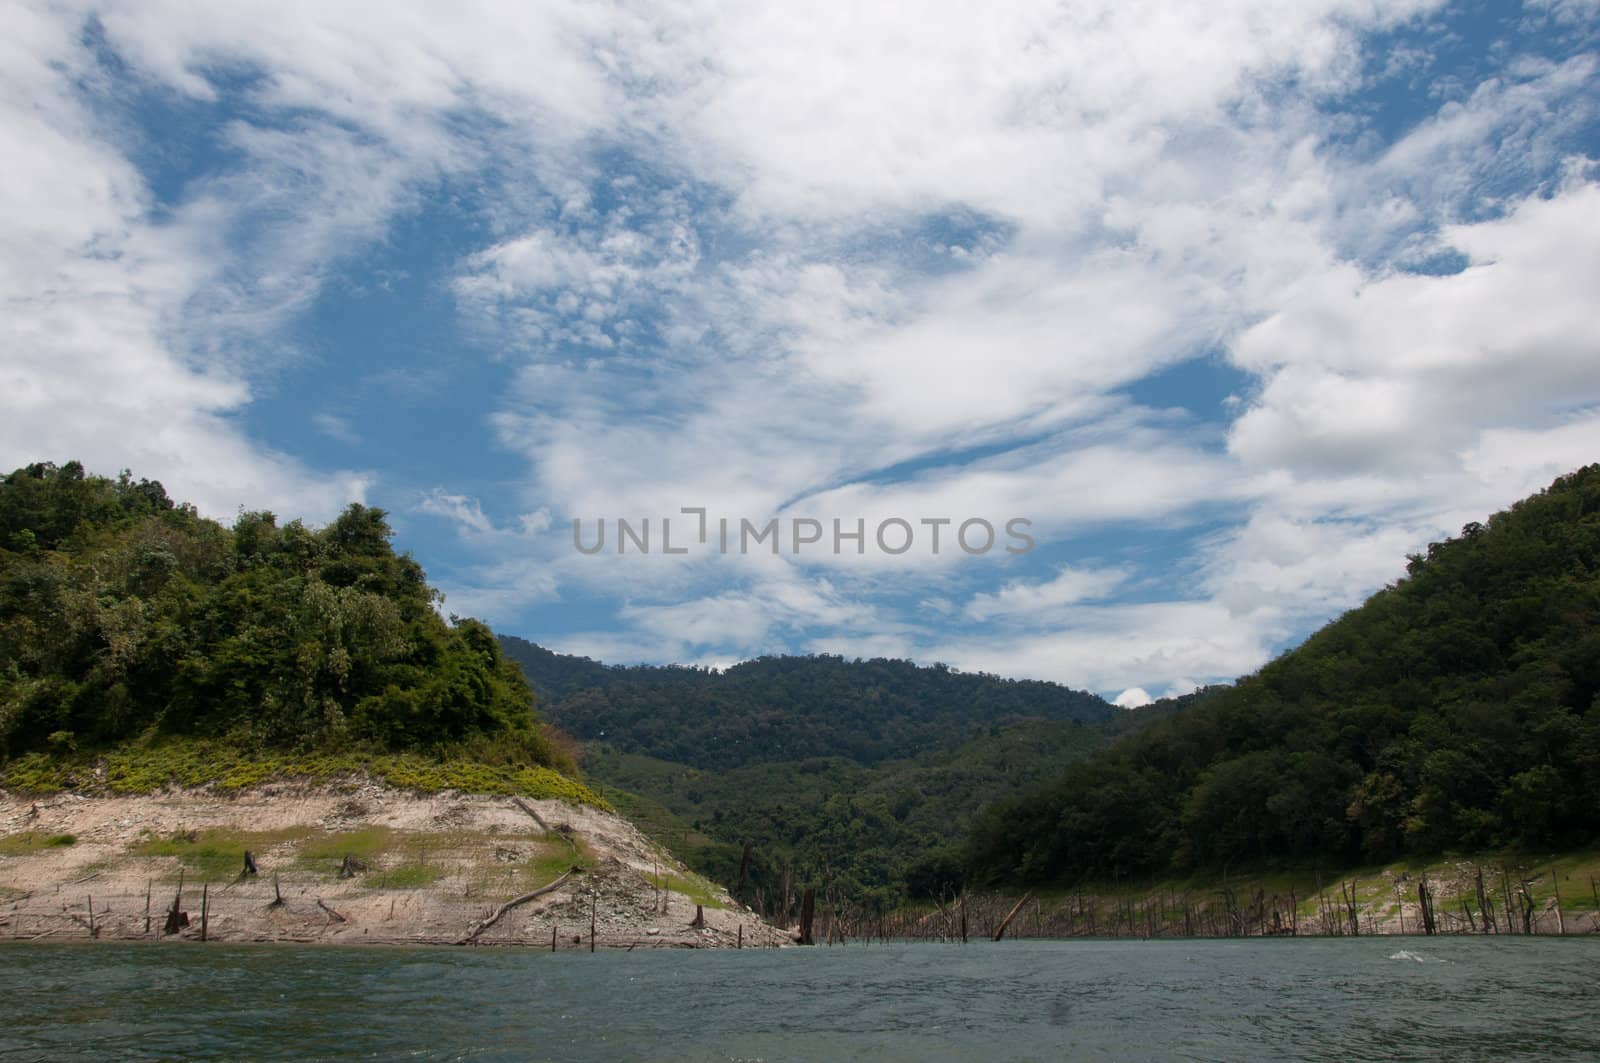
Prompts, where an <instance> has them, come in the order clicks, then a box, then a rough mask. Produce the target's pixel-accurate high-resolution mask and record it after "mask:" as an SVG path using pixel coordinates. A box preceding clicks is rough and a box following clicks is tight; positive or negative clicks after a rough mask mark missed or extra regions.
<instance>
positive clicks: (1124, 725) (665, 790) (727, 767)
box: [501, 636, 1210, 915]
mask: <svg viewBox="0 0 1600 1063" xmlns="http://www.w3.org/2000/svg"><path fill="white" fill-rule="evenodd" d="M501 641H502V644H503V645H504V646H505V652H506V656H507V657H509V658H511V659H513V660H516V661H517V662H519V663H520V664H522V666H523V668H524V670H525V671H526V672H527V674H528V678H529V681H530V682H531V683H533V685H534V687H535V689H536V690H539V691H540V692H541V694H542V695H543V696H544V698H545V702H544V704H545V711H546V713H547V714H548V715H549V716H550V718H551V719H552V721H554V722H556V723H558V724H559V725H560V726H562V727H563V728H565V729H567V730H568V731H570V732H572V733H573V734H575V735H576V736H577V737H579V738H582V739H585V762H584V763H585V770H586V772H587V773H588V775H589V777H590V778H591V779H592V780H594V781H596V782H597V783H599V784H600V785H602V786H603V787H605V788H606V789H605V792H606V794H607V796H608V797H609V798H610V799H611V800H612V801H613V802H614V803H615V804H616V805H617V806H618V807H619V808H622V809H623V810H624V811H625V812H627V814H628V815H629V817H630V818H632V819H634V820H635V821H637V822H639V823H641V824H643V825H645V826H646V827H648V828H650V829H652V830H653V831H654V832H655V833H656V834H657V836H659V837H661V838H663V839H664V840H666V841H668V842H669V843H670V844H671V845H672V847H673V848H674V849H675V850H676V851H677V852H678V854H679V856H681V857H683V858H684V859H685V860H687V861H688V862H689V863H690V864H691V865H692V866H694V867H695V868H696V869H697V870H699V871H701V872H703V873H705V874H707V875H709V876H711V877H713V878H715V879H717V880H719V881H721V882H722V883H723V884H725V885H727V886H728V887H729V888H735V889H736V888H739V887H740V883H741V874H740V872H741V868H742V869H743V877H742V881H743V886H744V888H743V891H742V892H743V895H744V898H745V899H746V900H747V901H750V902H751V903H759V904H762V905H763V906H765V908H766V910H767V911H769V912H772V913H773V914H775V915H778V914H788V913H783V912H781V910H780V908H781V902H780V900H779V898H780V897H782V896H784V895H785V894H786V893H791V895H792V891H786V890H785V889H784V883H785V882H788V883H789V884H790V885H793V884H794V883H800V882H813V883H822V882H826V883H827V884H828V885H829V887H830V889H832V890H833V891H834V893H835V895H837V896H842V897H848V898H851V899H852V900H854V901H856V902H858V903H867V904H874V905H885V904H892V903H894V902H895V901H897V900H898V899H899V898H901V897H904V896H906V895H908V894H909V895H912V896H922V895H926V894H928V893H934V892H937V891H938V890H940V889H941V888H944V887H948V886H949V885H950V884H951V883H952V882H953V881H955V879H957V878H959V873H960V864H959V860H958V856H959V852H958V847H959V844H960V842H961V841H962V839H963V838H964V837H965V836H966V831H967V828H968V827H969V825H970V824H971V822H972V820H973V817H974V816H975V815H976V814H977V813H978V811H979V810H980V809H981V808H983V807H984V806H985V805H986V804H988V803H989V802H991V801H994V800H997V799H1000V798H1004V797H1010V796H1015V795H1016V794H1018V793H1021V792H1023V791H1025V790H1027V789H1029V788H1030V787H1033V786H1037V785H1039V784H1041V783H1043V782H1045V781H1047V780H1049V779H1051V778H1053V777H1055V776H1056V775H1058V774H1059V773H1060V772H1061V770H1062V769H1063V768H1064V767H1066V766H1067V765H1070V764H1072V763H1075V762H1077V761H1079V760H1082V759H1083V758H1084V757H1086V756H1088V755H1089V754H1090V753H1091V752H1093V751H1095V750H1097V749H1100V748H1102V747H1104V746H1106V745H1108V744H1110V743H1112V742H1114V741H1116V740H1117V739H1118V738H1120V737H1121V736H1122V735H1123V734H1126V733H1130V732H1132V731H1134V730H1137V729H1138V728H1140V727H1142V726H1145V725H1146V724H1148V723H1149V722H1152V721H1155V720H1159V719H1164V718H1166V717H1167V716H1169V715H1171V714H1172V713H1174V712H1178V711H1182V710H1183V709H1184V708H1186V707H1187V706H1188V705H1189V704H1192V703H1194V702H1196V701H1198V700H1201V699H1203V698H1204V697H1206V696H1209V694H1210V692H1204V693H1197V694H1194V695H1190V696H1188V697H1186V698H1182V699H1177V700H1174V701H1163V702H1159V703H1157V704H1155V705H1152V706H1148V707H1147V708H1145V709H1142V710H1139V711H1136V712H1125V711H1122V710H1118V709H1115V708H1113V707H1112V706H1110V705H1108V704H1107V703H1106V702H1105V701H1104V700H1102V699H1101V698H1098V697H1096V696H1094V695H1092V694H1086V693H1082V692H1079V691H1073V690H1070V689H1068V688H1066V687H1062V686H1059V685H1057V684H1054V683H1041V682H1023V681H1016V680H1005V679H999V678H996V677H994V676H990V675H983V674H966V673H960V672H955V671H952V670H951V669H948V668H945V667H942V666H934V667H926V668H925V667H919V666H917V665H915V664H913V663H911V662H909V661H898V660H871V661H848V660H844V659H842V658H839V657H766V658H760V659H757V660H753V661H748V662H746V663H744V664H740V665H736V666H734V667H732V668H729V669H727V670H726V671H725V672H711V671H707V670H705V669H695V668H685V667H666V668H657V667H616V666H607V665H604V664H601V663H599V662H596V661H593V660H590V659H589V658H586V657H572V656H567V655H564V654H558V653H553V652H551V651H550V650H547V649H545V648H543V647H540V646H536V645H534V644H532V643H529V642H525V641H524V640H522V639H518V638H514V637H510V636H503V637H502V640H501ZM746 843H749V845H750V858H749V860H748V862H746V860H745V854H744V846H745V844H746Z"/></svg>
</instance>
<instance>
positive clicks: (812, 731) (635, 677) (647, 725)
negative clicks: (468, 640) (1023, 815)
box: [501, 637, 1117, 770]
mask: <svg viewBox="0 0 1600 1063" xmlns="http://www.w3.org/2000/svg"><path fill="white" fill-rule="evenodd" d="M501 643H502V646H503V647H504V649H505V654H506V656H507V657H509V658H510V659H511V660H513V661H516V662H517V663H518V664H520V665H521V666H522V668H523V671H524V673H525V674H526V675H527V677H528V680H529V682H530V683H531V684H532V685H533V687H534V689H536V690H539V691H541V692H545V693H547V695H548V697H547V701H546V703H545V707H544V711H545V713H546V715H547V716H548V717H549V718H550V720H551V722H553V723H555V724H557V725H558V726H560V727H562V728H563V729H565V730H567V731H569V732H570V733H572V734H573V735H575V736H576V737H578V738H580V739H582V740H585V741H602V740H603V741H605V742H606V743H608V744H609V745H611V746H614V747H615V748H616V749H618V750H619V751H621V752H625V753H640V754H643V755H646V756H651V757H657V758H659V759H662V760H671V761H675V762H677V763H680V764H688V765H692V766H695V767H699V768H706V769H714V770H726V769H729V768H735V767H742V766H745V765H750V764H765V763H776V762H780V761H794V760H804V759H808V758H812V757H844V758H847V759H850V760H853V761H856V762H857V763H861V764H875V763H877V762H879V761H883V760H889V759H895V758H905V757H909V756H914V755H916V754H918V753H922V752H927V751H931V750H935V749H943V748H948V747H950V746H952V745H956V744H959V743H960V742H962V741H964V740H965V739H967V738H968V737H971V736H973V735H975V734H977V733H978V732H979V731H980V730H982V729H984V728H987V727H989V726H992V725H994V724H997V723H1002V724H1003V723H1007V722H1015V721H1020V720H1030V719H1048V720H1075V721H1078V722H1080V723H1103V722H1105V721H1107V720H1110V719H1112V718H1113V716H1115V715H1116V712H1117V710H1116V709H1114V708H1112V707H1111V706H1110V705H1109V704H1107V703H1106V702H1105V701H1104V700H1103V699H1101V698H1099V697H1097V696H1096V695H1094V694H1089V693H1086V692H1083V691H1076V690H1069V689H1068V688H1066V687H1063V686H1060V685H1058V684H1055V683H1042V682H1036V681H1031V680H1015V679H1001V678H999V677H997V676H991V675H984V674H981V673H964V672H957V671H953V670H951V669H949V668H946V667H945V666H943V665H934V666H932V667H920V666H918V665H916V664H913V663H912V662H910V661H901V660H883V659H875V660H870V661H862V660H855V661H847V660H845V659H844V658H842V657H831V656H814V657H761V658H758V659H756V660H752V661H745V662H744V663H742V664H737V665H734V666H733V667H731V668H728V669H726V670H725V671H722V672H713V671H708V670H705V669H698V668H685V667H677V666H673V667H664V668H662V667H631V668H625V667H607V666H605V665H601V664H598V663H596V662H594V661H590V660H589V659H588V658H575V657H568V656H565V655H563V654H556V653H551V652H550V651H549V650H546V649H544V648H543V647H539V646H536V645H534V644H532V643H529V642H526V641H524V640H522V639H518V638H515V637H504V638H502V640H501Z"/></svg>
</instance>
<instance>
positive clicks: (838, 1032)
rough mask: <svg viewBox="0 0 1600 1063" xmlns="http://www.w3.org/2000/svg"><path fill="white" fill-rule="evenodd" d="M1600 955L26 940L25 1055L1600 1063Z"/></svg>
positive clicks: (1207, 944) (1541, 950)
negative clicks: (553, 949)
mask: <svg viewBox="0 0 1600 1063" xmlns="http://www.w3.org/2000/svg"><path fill="white" fill-rule="evenodd" d="M1597 978H1600V941H1594V940H1590V939H1587V938H1585V939H1574V938H1568V939H1563V940H1555V939H1496V938H1488V939H1482V938H1472V939H1467V938H1439V939H1415V938H1413V939H1396V938H1357V939H1343V940H1305V939H1301V940H1298V941H1292V940H1253V941H1151V942H1135V941H1120V942H1119V941H1062V942H1029V941H1018V942H1007V943H1004V944H1000V945H993V944H984V945H969V946H965V947H963V946H955V945H904V946H900V945H872V946H868V947H861V946H852V947H849V948H832V949H828V948H819V949H811V950H800V949H785V950H781V951H780V950H756V949H747V950H745V951H742V952H739V951H722V952H710V951H707V952H679V951H670V952H669V951H663V952H631V953H630V952H602V953H598V954H595V955H586V954H581V953H580V954H572V953H567V954H562V955H556V956H552V955H549V954H546V953H540V952H531V951H528V952H524V951H495V950H488V949H480V950H446V949H383V948H367V949H315V948H289V947H283V946H271V947H265V946H262V947H250V946H226V945H204V946H201V945H196V944H188V943H186V944H174V945H164V946H163V945H117V944H109V943H107V944H97V943H84V944H81V945H50V946H46V945H42V944H41V945H25V944H22V945H15V944H8V945H0V1058H4V1059H41V1060H45V1059H48V1060H63V1059H112V1058H116V1059H173V1058H188V1059H194V1058H204V1059H220V1058H227V1059H230V1060H241V1059H267V1058H279V1059H291V1058H292V1059H398V1058H410V1059H474V1060H477V1059H482V1060H497V1059H555V1060H609V1059H641V1058H648V1059H651V1060H680V1059H681V1060H756V1059H763V1060H790V1059H818V1060H837V1059H861V1060H868V1059H870V1060H900V1059H903V1060H928V1059H961V1060H1002V1059H1015V1060H1032V1059H1038V1060H1057V1059H1190V1060H1253V1059H1260V1060H1272V1059H1316V1060H1345V1059H1352V1058H1357V1059H1497V1060H1498V1059H1600V1018H1597V1017H1596V1007H1595V1004H1596V1000H1597V999H1600V996H1597V993H1596V980H1597Z"/></svg>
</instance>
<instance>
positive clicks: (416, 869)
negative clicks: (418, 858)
mask: <svg viewBox="0 0 1600 1063" xmlns="http://www.w3.org/2000/svg"><path fill="white" fill-rule="evenodd" d="M443 877H444V871H443V870H442V869H440V868H438V867H435V866H434V865H432V864H401V865H399V866H398V867H391V868H386V869H385V870H383V871H377V872H374V873H372V874H370V875H368V876H367V877H366V881H365V883H364V885H366V886H367V887H368V888H369V889H375V890H417V889H422V888H423V887H425V886H431V885H433V884H434V883H435V882H437V881H439V880H440V879H441V878H443Z"/></svg>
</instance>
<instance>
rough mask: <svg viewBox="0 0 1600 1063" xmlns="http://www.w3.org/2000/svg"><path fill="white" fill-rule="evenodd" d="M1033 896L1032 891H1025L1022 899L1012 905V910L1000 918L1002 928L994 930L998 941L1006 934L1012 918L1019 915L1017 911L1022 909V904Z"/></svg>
mask: <svg viewBox="0 0 1600 1063" xmlns="http://www.w3.org/2000/svg"><path fill="white" fill-rule="evenodd" d="M1032 897H1033V894H1032V893H1024V894H1023V895H1022V899H1021V900H1020V901H1018V902H1017V903H1016V904H1014V905H1013V906H1012V908H1011V911H1010V912H1009V913H1008V914H1007V915H1006V917H1005V918H1004V919H1002V920H1000V929H998V930H996V931H995V932H994V939H995V940H996V941H999V940H1000V939H1001V938H1003V937H1005V936H1006V927H1008V926H1010V925H1011V920H1013V919H1015V918H1016V917H1017V913H1018V912H1020V911H1022V906H1023V905H1024V904H1027V903H1028V901H1029V900H1030V899H1031V898H1032Z"/></svg>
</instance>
